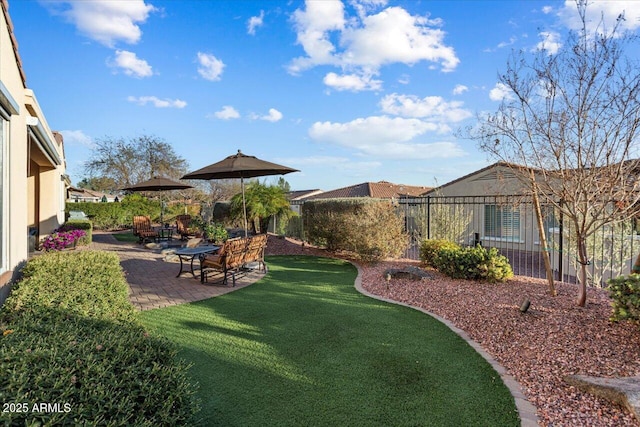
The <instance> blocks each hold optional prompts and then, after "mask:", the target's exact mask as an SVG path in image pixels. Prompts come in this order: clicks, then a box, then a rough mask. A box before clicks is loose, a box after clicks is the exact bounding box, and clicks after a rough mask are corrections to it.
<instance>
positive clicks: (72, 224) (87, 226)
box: [58, 219, 93, 246]
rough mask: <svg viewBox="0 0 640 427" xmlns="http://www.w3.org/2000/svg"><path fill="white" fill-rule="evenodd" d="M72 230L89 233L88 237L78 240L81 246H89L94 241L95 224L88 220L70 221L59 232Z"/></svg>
mask: <svg viewBox="0 0 640 427" xmlns="http://www.w3.org/2000/svg"><path fill="white" fill-rule="evenodd" d="M70 230H84V232H85V233H87V235H86V236H84V237H81V238H80V240H78V244H79V245H80V246H86V245H89V244H91V242H92V241H93V224H92V223H91V221H90V220H88V219H70V220H69V221H67V222H65V223H64V224H63V225H62V226H61V227H60V228H58V231H70Z"/></svg>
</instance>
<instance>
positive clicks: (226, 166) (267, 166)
mask: <svg viewBox="0 0 640 427" xmlns="http://www.w3.org/2000/svg"><path fill="white" fill-rule="evenodd" d="M290 172H299V170H297V169H292V168H289V167H287V166H282V165H278V164H276V163H271V162H267V161H266V160H261V159H258V158H257V157H255V156H247V155H246V154H242V152H241V151H240V150H238V154H234V155H232V156H229V157H227V158H225V159H223V160H220V161H219V162H217V163H214V164H212V165H209V166H205V167H203V168H202V169H198V170H197V171H194V172H190V173H188V174H186V175H185V176H183V177H182V178H181V179H228V178H255V177H258V176H267V175H284V174H287V173H290Z"/></svg>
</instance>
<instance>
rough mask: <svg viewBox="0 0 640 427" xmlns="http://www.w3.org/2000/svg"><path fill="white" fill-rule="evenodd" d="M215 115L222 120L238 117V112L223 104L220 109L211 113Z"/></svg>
mask: <svg viewBox="0 0 640 427" xmlns="http://www.w3.org/2000/svg"><path fill="white" fill-rule="evenodd" d="M213 114H214V116H215V117H217V118H218V119H222V120H231V119H239V118H240V113H238V110H236V109H235V108H233V107H232V106H230V105H225V106H224V107H222V110H220V111H216V112H215V113H213Z"/></svg>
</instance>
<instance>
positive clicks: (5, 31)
mask: <svg viewBox="0 0 640 427" xmlns="http://www.w3.org/2000/svg"><path fill="white" fill-rule="evenodd" d="M68 184H69V180H68V177H67V175H66V173H65V161H64V143H63V140H62V138H61V135H54V133H53V132H52V131H51V130H50V128H49V125H48V123H47V121H46V119H45V116H44V114H43V112H42V110H41V108H40V105H39V104H38V101H37V99H36V96H35V94H34V93H33V91H32V90H30V89H29V88H28V87H27V85H26V78H25V75H24V71H23V69H22V62H21V59H20V55H19V53H18V44H17V42H16V40H15V36H14V34H13V27H12V23H11V18H10V16H9V4H8V2H7V0H0V202H1V203H0V301H3V300H4V298H5V297H6V294H7V293H8V290H9V287H8V283H9V281H10V279H11V278H12V277H13V276H14V275H15V273H16V271H17V270H18V269H19V267H20V266H21V265H22V264H24V263H25V262H26V260H27V259H28V257H29V249H30V239H29V231H30V230H32V231H34V232H35V238H36V239H38V238H41V237H43V236H45V235H47V234H49V233H51V232H52V231H53V230H54V229H55V228H57V227H58V226H59V225H60V224H62V222H63V221H64V198H65V194H66V192H65V188H66V186H67V185H68ZM31 243H32V245H31V246H33V239H32V240H31Z"/></svg>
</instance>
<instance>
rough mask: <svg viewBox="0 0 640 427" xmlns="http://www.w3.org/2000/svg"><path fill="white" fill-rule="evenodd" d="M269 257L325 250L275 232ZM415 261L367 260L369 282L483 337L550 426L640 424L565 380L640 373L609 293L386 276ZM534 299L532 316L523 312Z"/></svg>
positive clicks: (635, 341)
mask: <svg viewBox="0 0 640 427" xmlns="http://www.w3.org/2000/svg"><path fill="white" fill-rule="evenodd" d="M267 254H271V255H276V254H283V255H285V254H286V255H295V254H308V255H320V256H322V255H324V256H336V255H335V254H328V253H327V252H326V251H322V250H321V249H318V248H313V247H309V246H304V245H301V244H300V243H299V242H296V241H294V240H290V239H281V238H277V237H275V236H271V237H270V239H269V243H268V247H267ZM408 264H413V265H417V264H416V263H415V262H414V261H411V260H396V261H385V262H381V263H378V264H375V265H361V266H360V267H361V269H362V271H363V275H362V285H363V287H364V288H365V289H366V290H367V291H369V292H371V293H373V294H375V295H379V296H382V297H386V298H390V299H392V300H395V301H400V302H403V303H406V304H410V305H413V306H416V307H421V308H423V309H426V310H428V311H430V312H432V313H435V314H437V315H439V316H441V317H443V318H445V319H447V320H449V321H451V322H452V323H453V324H455V325H456V326H457V327H459V328H460V329H462V330H464V331H465V332H467V334H469V336H470V337H471V339H473V340H474V341H476V342H478V343H479V344H480V345H482V347H483V348H484V349H485V350H486V351H487V352H489V353H490V354H491V355H492V356H493V357H494V359H496V360H497V361H498V363H500V364H501V365H502V366H504V367H505V368H506V369H507V371H508V372H509V373H510V374H511V375H512V376H513V377H514V378H515V379H516V381H518V382H519V383H520V385H521V386H522V388H523V392H524V394H525V395H526V396H527V398H528V399H529V401H530V402H531V403H532V404H533V405H535V407H536V408H537V410H538V417H539V419H540V424H541V425H543V426H580V427H582V426H640V421H639V420H637V419H636V418H634V417H633V415H632V414H631V413H630V412H629V411H627V410H626V409H624V408H622V407H620V406H618V405H615V404H612V403H610V402H609V401H607V400H604V399H601V398H598V397H595V396H593V395H591V394H588V393H583V392H581V391H580V390H578V389H576V388H575V387H572V386H570V385H568V384H567V383H565V381H564V377H565V376H567V375H571V374H581V375H592V376H602V377H615V376H634V375H640V327H638V325H634V324H632V323H629V322H622V323H612V322H610V321H609V316H610V314H611V306H610V299H609V298H608V296H607V293H606V291H603V290H600V289H590V290H589V294H588V303H587V306H586V307H584V308H582V307H577V306H576V304H575V299H576V295H577V289H576V286H575V285H571V284H564V283H558V284H557V290H558V296H556V297H551V296H549V294H548V288H547V285H546V282H545V281H544V280H540V279H533V278H528V277H523V276H516V277H515V278H514V279H512V280H509V281H508V282H506V283H502V284H489V283H479V282H475V281H465V280H452V279H449V278H448V277H446V276H443V275H441V274H439V273H437V272H435V271H431V273H432V274H433V276H434V278H433V279H428V280H421V281H415V280H411V279H396V278H394V279H392V280H391V281H390V282H389V283H387V281H386V280H385V278H384V276H383V273H384V271H385V270H386V269H388V268H402V267H404V266H406V265H408ZM523 298H528V299H529V300H530V301H531V307H530V309H529V310H528V311H527V313H524V314H523V313H521V312H520V310H519V307H520V304H521V302H522V300H523Z"/></svg>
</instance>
